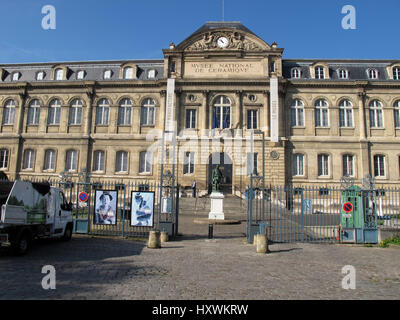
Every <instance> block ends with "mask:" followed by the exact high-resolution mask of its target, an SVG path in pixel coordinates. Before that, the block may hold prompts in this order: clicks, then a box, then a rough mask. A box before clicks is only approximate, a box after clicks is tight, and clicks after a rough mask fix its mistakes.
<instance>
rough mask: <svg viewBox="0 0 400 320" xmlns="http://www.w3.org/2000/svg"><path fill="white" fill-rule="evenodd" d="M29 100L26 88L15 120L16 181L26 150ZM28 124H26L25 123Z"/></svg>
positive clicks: (20, 97)
mask: <svg viewBox="0 0 400 320" xmlns="http://www.w3.org/2000/svg"><path fill="white" fill-rule="evenodd" d="M27 99H28V92H27V88H26V87H25V88H24V90H23V91H22V92H20V93H19V110H18V113H17V110H16V115H15V120H16V124H17V134H18V148H17V155H16V166H15V179H18V178H19V172H20V170H21V165H22V157H23V155H22V150H23V148H24V139H23V138H22V132H23V128H24V120H25V121H26V116H25V114H26V112H25V103H26V100H27ZM25 123H26V122H25Z"/></svg>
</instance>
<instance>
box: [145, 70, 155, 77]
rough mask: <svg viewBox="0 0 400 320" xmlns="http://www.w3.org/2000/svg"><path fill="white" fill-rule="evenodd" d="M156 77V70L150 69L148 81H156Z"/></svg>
mask: <svg viewBox="0 0 400 320" xmlns="http://www.w3.org/2000/svg"><path fill="white" fill-rule="evenodd" d="M155 77H156V70H154V69H150V70H149V71H147V78H148V79H154V78H155Z"/></svg>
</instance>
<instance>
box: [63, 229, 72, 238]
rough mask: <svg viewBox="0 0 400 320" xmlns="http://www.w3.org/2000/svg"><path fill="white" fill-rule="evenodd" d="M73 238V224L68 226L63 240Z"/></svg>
mask: <svg viewBox="0 0 400 320" xmlns="http://www.w3.org/2000/svg"><path fill="white" fill-rule="evenodd" d="M71 238H72V226H70V225H69V226H67V227H66V228H65V231H64V236H63V237H62V240H63V241H69V240H71Z"/></svg>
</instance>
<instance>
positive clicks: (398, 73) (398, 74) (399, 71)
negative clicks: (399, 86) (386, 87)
mask: <svg viewBox="0 0 400 320" xmlns="http://www.w3.org/2000/svg"><path fill="white" fill-rule="evenodd" d="M393 79H394V80H400V67H395V68H393Z"/></svg>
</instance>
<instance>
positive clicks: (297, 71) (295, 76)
mask: <svg viewBox="0 0 400 320" xmlns="http://www.w3.org/2000/svg"><path fill="white" fill-rule="evenodd" d="M291 75H292V78H293V79H300V78H301V70H300V68H293V69H292V70H291Z"/></svg>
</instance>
